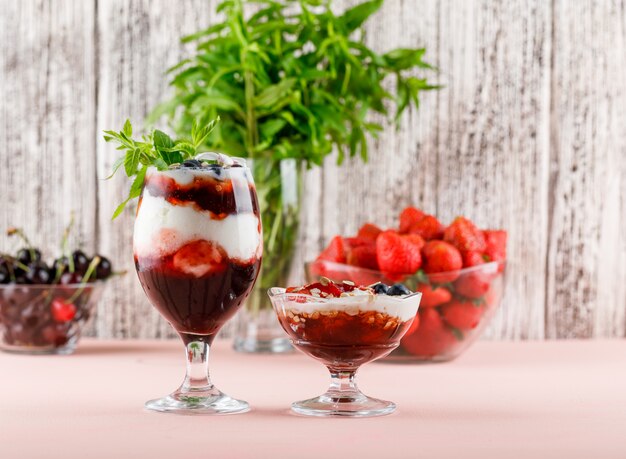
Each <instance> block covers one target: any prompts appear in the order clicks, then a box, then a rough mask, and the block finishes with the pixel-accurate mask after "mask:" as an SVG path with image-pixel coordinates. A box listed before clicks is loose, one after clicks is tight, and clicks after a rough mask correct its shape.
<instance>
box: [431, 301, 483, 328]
mask: <svg viewBox="0 0 626 459" xmlns="http://www.w3.org/2000/svg"><path fill="white" fill-rule="evenodd" d="M483 312H484V308H483V307H482V306H477V305H475V304H474V303H472V302H471V301H462V300H453V301H450V302H449V303H448V304H444V305H443V306H442V307H441V315H442V316H443V320H445V321H446V323H447V324H448V325H450V326H451V327H454V328H459V329H461V330H471V329H472V328H476V326H477V325H478V323H479V322H480V318H481V317H482V315H483Z"/></svg>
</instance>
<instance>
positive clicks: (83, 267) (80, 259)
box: [72, 250, 89, 274]
mask: <svg viewBox="0 0 626 459" xmlns="http://www.w3.org/2000/svg"><path fill="white" fill-rule="evenodd" d="M72 259H73V260H74V272H77V273H80V274H85V271H87V268H88V267H89V258H87V255H85V252H83V251H82V250H75V251H74V253H72Z"/></svg>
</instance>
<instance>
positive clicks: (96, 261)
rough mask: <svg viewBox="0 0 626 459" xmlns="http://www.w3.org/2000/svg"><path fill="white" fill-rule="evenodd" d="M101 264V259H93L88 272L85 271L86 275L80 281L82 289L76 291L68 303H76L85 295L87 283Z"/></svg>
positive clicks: (96, 257)
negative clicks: (82, 294)
mask: <svg viewBox="0 0 626 459" xmlns="http://www.w3.org/2000/svg"><path fill="white" fill-rule="evenodd" d="M99 264H100V257H98V256H95V257H93V260H91V263H89V267H88V268H87V271H85V275H84V276H83V278H82V279H81V281H80V283H81V284H82V285H81V287H80V288H79V289H78V290H76V291H75V292H74V294H73V295H72V296H71V297H70V298H69V299H68V300H67V301H68V303H73V302H74V301H76V300H77V299H78V297H79V296H80V295H81V293H83V291H84V290H85V287H86V286H87V281H88V280H89V278H90V277H91V275H92V274H93V272H94V271H95V269H96V267H97V266H98V265H99Z"/></svg>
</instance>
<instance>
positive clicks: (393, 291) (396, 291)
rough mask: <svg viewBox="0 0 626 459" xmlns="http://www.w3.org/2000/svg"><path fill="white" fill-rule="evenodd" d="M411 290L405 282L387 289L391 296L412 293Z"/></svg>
mask: <svg viewBox="0 0 626 459" xmlns="http://www.w3.org/2000/svg"><path fill="white" fill-rule="evenodd" d="M410 294H411V291H410V290H409V289H408V288H406V286H405V285H404V284H393V285H392V286H391V287H389V290H387V295H390V296H400V295H410Z"/></svg>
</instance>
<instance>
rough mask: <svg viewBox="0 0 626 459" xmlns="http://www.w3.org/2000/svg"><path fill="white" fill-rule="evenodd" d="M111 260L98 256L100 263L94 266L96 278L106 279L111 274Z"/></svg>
mask: <svg viewBox="0 0 626 459" xmlns="http://www.w3.org/2000/svg"><path fill="white" fill-rule="evenodd" d="M111 271H112V268H111V262H110V261H109V260H108V258H106V257H103V256H100V263H98V266H96V279H106V278H107V277H109V276H110V275H111Z"/></svg>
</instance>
